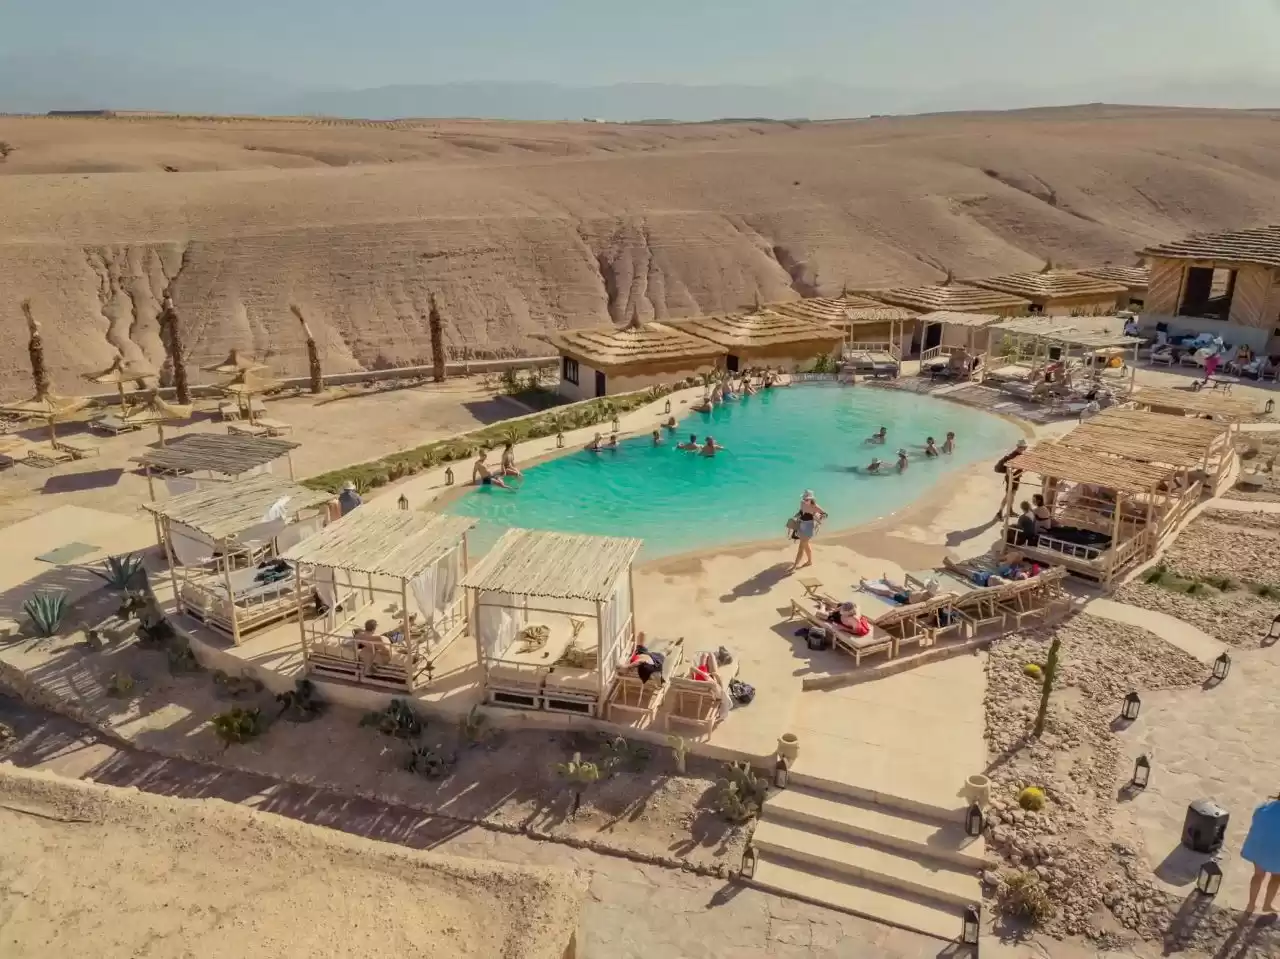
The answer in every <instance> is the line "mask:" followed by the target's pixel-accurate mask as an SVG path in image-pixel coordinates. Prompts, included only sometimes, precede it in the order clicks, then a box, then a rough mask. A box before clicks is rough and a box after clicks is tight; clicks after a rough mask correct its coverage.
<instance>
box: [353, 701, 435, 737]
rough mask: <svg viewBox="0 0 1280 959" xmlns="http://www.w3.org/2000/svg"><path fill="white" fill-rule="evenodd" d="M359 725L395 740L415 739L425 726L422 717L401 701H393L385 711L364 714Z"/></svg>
mask: <svg viewBox="0 0 1280 959" xmlns="http://www.w3.org/2000/svg"><path fill="white" fill-rule="evenodd" d="M360 725H361V726H372V727H374V728H375V729H377V730H378V732H380V733H382V735H384V736H393V737H395V738H396V739H416V738H417V737H418V736H421V735H422V731H423V730H424V729H426V726H427V724H426V723H425V722H424V721H423V719H422V717H421V716H419V715H418V714H417V713H416V712H414V711H413V707H412V706H410V705H409V704H408V702H406V701H405V700H403V699H393V700H391V702H390V703H388V704H387V708H386V709H383V710H381V711H374V712H371V713H366V714H365V716H364V718H363V719H361V720H360Z"/></svg>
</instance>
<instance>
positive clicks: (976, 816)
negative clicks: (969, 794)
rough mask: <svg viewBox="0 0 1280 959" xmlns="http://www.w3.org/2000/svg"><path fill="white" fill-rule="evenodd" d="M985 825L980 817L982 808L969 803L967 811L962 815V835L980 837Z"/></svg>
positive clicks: (981, 816)
mask: <svg viewBox="0 0 1280 959" xmlns="http://www.w3.org/2000/svg"><path fill="white" fill-rule="evenodd" d="M985 824H986V821H985V819H984V818H983V815H982V807H981V806H979V805H978V804H977V803H976V802H975V803H970V805H969V811H968V812H967V813H965V814H964V834H965V835H966V836H981V835H982V827H983V826H984V825H985Z"/></svg>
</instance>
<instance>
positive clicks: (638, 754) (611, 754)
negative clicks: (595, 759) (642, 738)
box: [602, 736, 653, 772]
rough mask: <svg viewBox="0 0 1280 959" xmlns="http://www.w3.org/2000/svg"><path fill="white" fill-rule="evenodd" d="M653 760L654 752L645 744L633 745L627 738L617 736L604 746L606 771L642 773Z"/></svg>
mask: <svg viewBox="0 0 1280 959" xmlns="http://www.w3.org/2000/svg"><path fill="white" fill-rule="evenodd" d="M652 758H653V750H651V749H650V748H649V747H648V746H646V745H645V744H644V743H633V742H632V741H631V740H629V739H627V737H626V736H615V737H614V738H613V739H611V740H609V741H608V742H607V743H605V744H604V762H603V763H602V766H603V768H604V769H606V770H608V771H610V772H612V771H613V770H615V769H625V770H627V771H628V772H642V771H643V770H644V768H645V767H646V766H648V765H649V760H650V759H652Z"/></svg>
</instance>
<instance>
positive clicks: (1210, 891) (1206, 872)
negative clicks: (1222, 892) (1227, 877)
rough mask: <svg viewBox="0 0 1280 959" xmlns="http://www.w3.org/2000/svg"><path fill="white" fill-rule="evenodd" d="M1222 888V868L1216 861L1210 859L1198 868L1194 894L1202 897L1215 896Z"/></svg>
mask: <svg viewBox="0 0 1280 959" xmlns="http://www.w3.org/2000/svg"><path fill="white" fill-rule="evenodd" d="M1221 888H1222V867H1221V866H1219V865H1218V860H1217V859H1210V860H1209V861H1208V862H1206V863H1205V864H1204V865H1202V866H1201V867H1200V872H1199V873H1197V875H1196V892H1198V893H1200V895H1202V896H1216V895H1217V894H1218V890H1219V889H1221Z"/></svg>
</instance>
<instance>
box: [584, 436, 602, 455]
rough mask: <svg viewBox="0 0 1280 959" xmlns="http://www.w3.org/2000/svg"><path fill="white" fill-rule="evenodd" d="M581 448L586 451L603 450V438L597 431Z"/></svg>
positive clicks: (597, 451)
mask: <svg viewBox="0 0 1280 959" xmlns="http://www.w3.org/2000/svg"><path fill="white" fill-rule="evenodd" d="M583 449H585V450H586V451H587V452H588V453H602V452H604V438H603V437H602V436H601V435H600V434H599V433H597V434H596V435H595V436H593V437H591V442H590V443H588V444H587V445H586V446H584V447H583Z"/></svg>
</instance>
